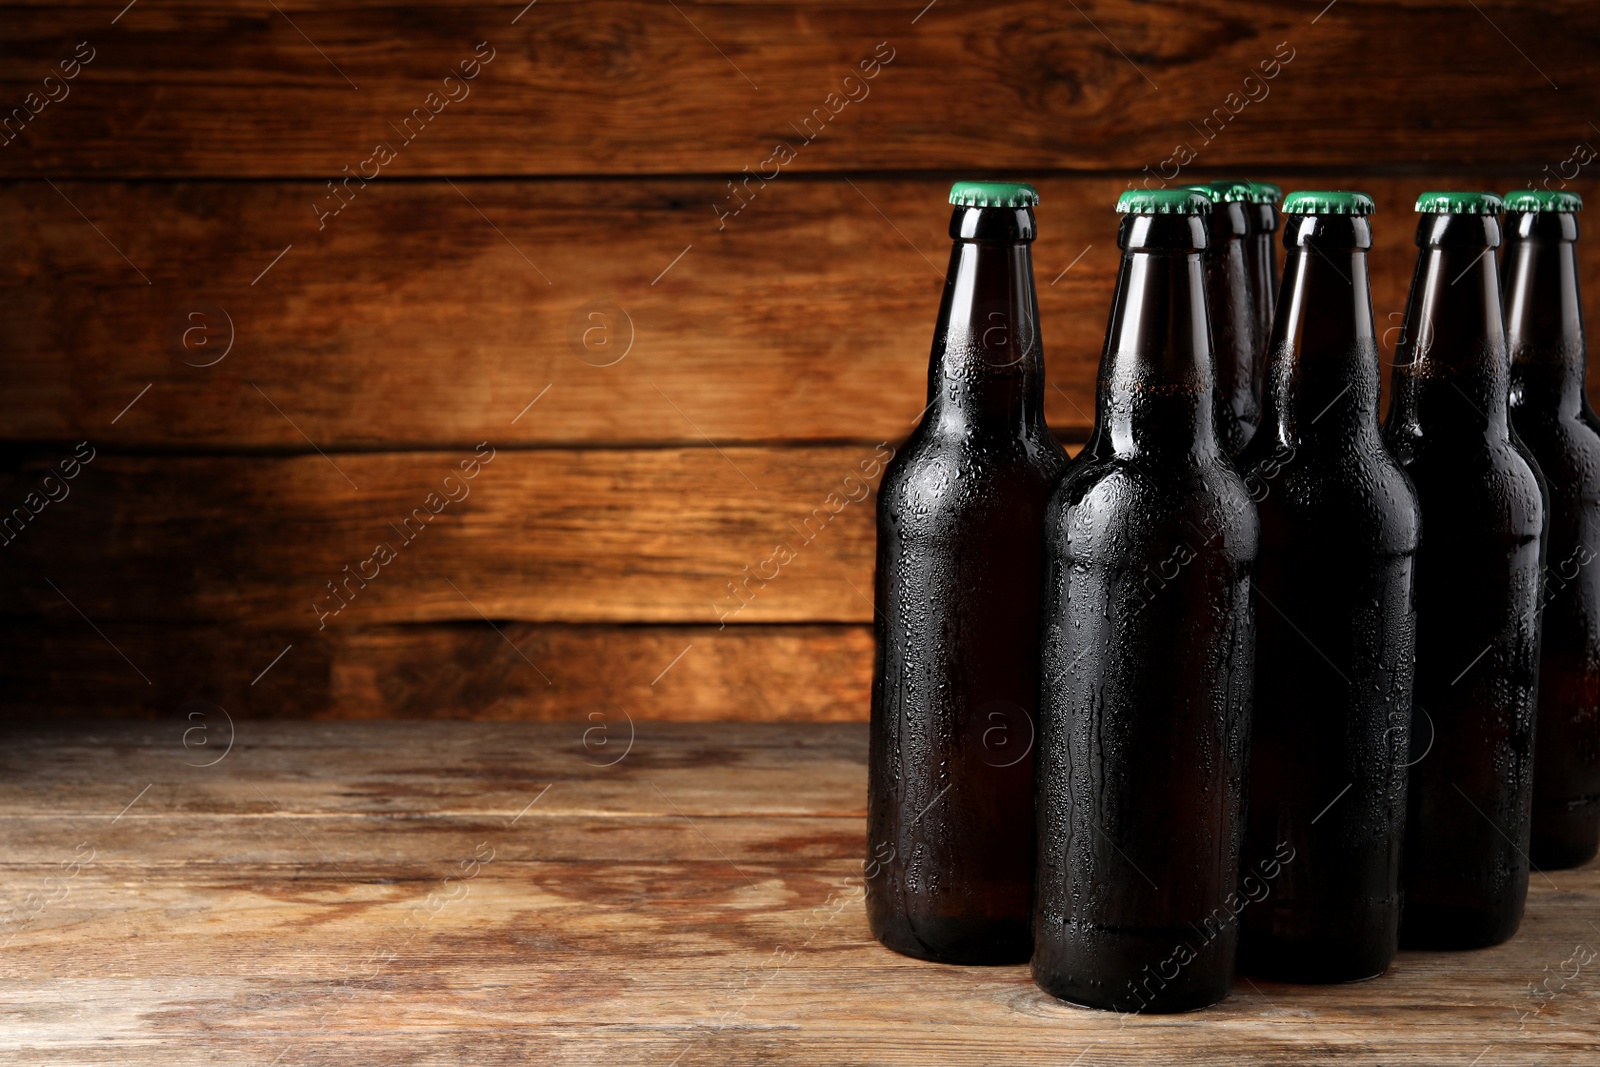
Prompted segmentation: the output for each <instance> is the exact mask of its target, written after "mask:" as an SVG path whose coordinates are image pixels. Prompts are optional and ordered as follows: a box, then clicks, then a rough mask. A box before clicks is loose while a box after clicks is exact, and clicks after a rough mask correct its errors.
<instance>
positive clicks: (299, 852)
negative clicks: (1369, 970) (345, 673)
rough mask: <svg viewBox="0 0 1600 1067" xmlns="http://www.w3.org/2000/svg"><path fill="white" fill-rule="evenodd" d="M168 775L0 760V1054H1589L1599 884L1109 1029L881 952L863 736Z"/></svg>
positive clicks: (298, 729)
mask: <svg viewBox="0 0 1600 1067" xmlns="http://www.w3.org/2000/svg"><path fill="white" fill-rule="evenodd" d="M185 755H187V753H186V752H185V750H184V749H183V747H182V746H181V744H180V743H179V742H177V741H176V739H174V738H160V737H157V736H155V735H152V734H151V733H150V732H149V730H148V729H147V728H145V727H143V726H137V725H133V724H125V725H119V726H112V727H106V726H104V724H101V725H97V726H93V727H90V728H88V729H86V730H83V731H71V732H64V731H52V732H43V731H29V732H26V733H22V734H17V735H14V736H12V737H10V738H8V744H7V745H6V746H3V747H0V820H3V824H4V825H6V826H7V827H8V838H7V840H8V846H10V847H8V848H7V849H5V850H3V851H0V869H3V871H4V875H5V884H6V893H5V897H4V903H5V904H6V905H7V910H6V917H7V918H8V919H10V920H11V921H10V922H6V923H3V924H0V931H4V933H3V934H0V937H4V938H5V939H6V941H7V960H8V962H9V963H10V968H9V973H11V974H13V975H15V976H16V977H14V978H11V979H9V980H7V981H4V982H0V1011H4V1012H5V1015H6V1018H7V1025H6V1027H5V1028H4V1029H3V1030H0V1055H4V1056H8V1057H15V1058H18V1059H25V1061H26V1062H32V1063H73V1064H102V1063H105V1064H110V1063H116V1064H125V1065H130V1067H145V1065H156V1064H159V1065H161V1067H168V1065H171V1064H175V1063H176V1064H189V1063H196V1064H198V1063H218V1062H235V1063H237V1062H246V1063H257V1062H259V1063H262V1064H266V1063H271V1062H272V1061H273V1059H274V1057H279V1062H280V1063H283V1064H287V1063H310V1064H335V1063H338V1064H344V1063H375V1062H381V1063H386V1064H387V1063H396V1064H407V1065H413V1064H419V1065H420V1064H430V1065H431V1064H449V1063H461V1062H466V1061H471V1062H474V1063H480V1064H486V1065H499V1064H522V1063H527V1062H539V1063H550V1064H556V1065H565V1064H590V1063H596V1062H605V1063H620V1064H640V1065H643V1064H662V1063H670V1062H673V1061H674V1059H676V1060H677V1062H678V1063H679V1064H722V1063H745V1062H762V1063H773V1064H784V1063H796V1064H799V1063H805V1064H824V1065H829V1064H841V1065H843V1064H864V1063H870V1064H926V1063H930V1062H937V1063H949V1064H979V1063H994V1062H997V1061H1003V1062H1007V1063H1017V1064H1026V1065H1033V1064H1039V1065H1044V1064H1062V1063H1071V1062H1073V1060H1074V1059H1077V1061H1078V1062H1079V1063H1080V1064H1082V1065H1090V1064H1093V1065H1100V1067H1106V1065H1120V1064H1154V1065H1158V1067H1159V1065H1185V1067H1187V1065H1190V1064H1194V1063H1237V1064H1245V1065H1258V1064H1259V1065H1268V1064H1273V1065H1276V1064H1282V1063H1285V1062H1293V1063H1297V1064H1312V1065H1320V1064H1345V1063H1351V1062H1360V1063H1368V1062H1381V1063H1384V1064H1398V1065H1424V1064H1426V1065H1429V1067H1432V1065H1436V1064H1441V1063H1461V1064H1468V1063H1471V1062H1473V1060H1474V1058H1477V1060H1478V1062H1479V1063H1480V1064H1485V1063H1495V1064H1537V1065H1540V1067H1546V1065H1569V1064H1570V1065H1588V1064H1592V1063H1593V1062H1595V1055H1596V1052H1597V1051H1600V1042H1597V1040H1596V1035H1595V1032H1594V1028H1593V1025H1592V1020H1593V1018H1594V1014H1595V1008H1596V1007H1597V1001H1600V994H1597V993H1596V989H1595V985H1594V982H1593V980H1592V975H1591V974H1590V973H1589V971H1588V969H1587V968H1584V969H1582V970H1581V971H1580V974H1579V976H1578V977H1576V978H1574V979H1572V980H1570V981H1566V982H1565V983H1564V984H1563V983H1561V982H1559V981H1557V982H1552V983H1551V984H1552V985H1554V986H1557V987H1559V992H1558V993H1557V994H1556V995H1555V996H1554V997H1553V998H1550V999H1548V1000H1546V1001H1542V1002H1541V1001H1540V1000H1537V999H1535V998H1533V997H1532V996H1531V995H1530V992H1529V990H1530V986H1531V985H1533V984H1534V983H1538V982H1540V981H1543V980H1544V979H1545V978H1546V976H1548V975H1550V974H1554V973H1556V972H1557V971H1559V970H1560V968H1561V966H1562V963H1563V961H1565V960H1568V959H1571V958H1572V953H1573V951H1574V946H1575V945H1584V946H1591V947H1592V946H1594V945H1595V944H1596V942H1597V941H1600V935H1596V933H1595V931H1594V929H1593V924H1594V923H1595V921H1596V920H1597V919H1600V867H1597V866H1596V865H1594V864H1591V865H1590V866H1588V867H1586V868H1583V869H1580V870H1576V871H1563V872H1555V873H1552V874H1551V875H1550V876H1549V878H1548V879H1545V878H1541V877H1535V879H1534V881H1533V885H1532V887H1531V889H1530V892H1529V902H1528V913H1527V917H1526V919H1525V920H1524V923H1523V927H1522V930H1521V931H1520V932H1519V934H1518V935H1517V937H1516V938H1514V939H1513V940H1512V941H1510V942H1509V943H1507V944H1505V945H1502V946H1499V947H1497V948H1493V949H1488V950H1483V951H1477V952H1468V953H1420V952H1405V953H1401V955H1400V957H1399V959H1398V960H1397V962H1396V964H1395V966H1394V967H1393V968H1392V969H1391V971H1390V972H1389V973H1388V974H1386V975H1384V976H1383V977H1382V978H1379V979H1375V980H1373V981H1370V982H1361V983H1354V984H1350V985H1342V986H1326V987H1312V986H1288V985H1280V984H1275V983H1267V982H1261V981H1255V980H1250V981H1241V982H1240V983H1239V985H1238V986H1237V987H1236V989H1235V991H1234V993H1233V994H1232V995H1231V996H1230V997H1229V998H1228V999H1227V1000H1226V1001H1224V1002H1223V1003H1222V1004H1220V1005H1218V1006H1216V1007H1214V1008H1211V1009H1208V1010H1205V1011H1202V1012H1196V1013H1191V1014H1188V1015H1178V1016H1161V1017H1140V1016H1129V1017H1119V1016H1116V1015H1111V1014H1106V1013H1099V1012H1093V1011H1086V1010H1081V1009H1075V1008H1071V1007H1068V1006H1066V1005H1063V1004H1060V1003H1058V1002H1055V1001H1053V1000H1051V999H1050V998H1049V997H1047V996H1045V995H1044V994H1043V993H1041V992H1039V991H1038V989H1037V988H1035V987H1034V986H1033V985H1032V983H1031V982H1030V980H1029V978H1028V974H1027V969H1026V968H1025V967H1021V966H1016V967H988V968H986V967H946V966H938V965H933V964H927V963H922V962H918V961H913V960H910V959H906V958H904V957H900V956H897V955H895V954H893V953H891V952H889V951H887V950H885V949H883V948H881V947H880V946H878V945H877V944H876V943H875V942H873V941H872V940H871V938H870V935H869V934H868V931H867V929H866V924H865V916H864V913H863V909H862V905H861V893H860V888H859V874H860V863H859V857H860V855H861V854H862V852H863V850H864V838H863V836H862V835H863V833H864V826H863V822H864V820H863V818H862V814H861V805H862V798H863V796H864V782H865V778H864V761H865V755H866V738H865V730H864V728H863V727H861V726H845V725H839V726H826V725H823V726H783V725H764V724H752V725H746V726H743V727H738V728H736V729H733V730H730V728H728V727H716V726H688V727H655V728H651V730H649V731H647V732H646V733H645V734H642V735H641V736H640V738H639V742H638V744H637V745H636V747H635V749H634V751H633V752H632V753H630V755H629V756H628V757H627V758H626V759H624V760H622V761H621V762H619V763H617V764H615V765H614V766H611V767H595V766H593V765H591V764H590V763H589V762H588V760H587V756H588V754H587V753H586V752H585V751H584V749H583V746H582V744H581V742H580V741H579V740H578V739H577V738H576V737H575V736H574V729H573V727H572V726H571V725H566V726H557V725H554V724H549V725H538V724H533V725H476V724H423V723H387V724H375V723H371V724H361V723H349V724H311V723H305V724H276V723H252V724H249V728H248V733H246V732H241V735H240V737H239V739H238V741H237V743H236V745H235V748H234V749H233V750H232V751H231V752H230V753H229V754H228V756H227V757H226V758H225V759H223V760H222V761H221V762H220V763H217V764H216V765H214V766H212V767H207V768H198V767H190V766H186V765H185V764H184V762H183V758H184V757H185ZM546 786H548V787H549V788H548V789H547V790H546V788H545V787H546ZM147 787H148V788H147ZM530 800H532V801H534V802H533V803H532V804H531V805H530V804H529V801H530ZM130 802H131V803H130ZM13 840H14V841H15V845H14V846H13V845H11V842H12V841H13ZM86 858H87V862H85V859H86ZM74 859H76V860H77V864H76V866H75V867H72V866H71V864H72V861H73V860H74ZM63 863H67V864H68V866H67V867H63ZM68 870H70V871H71V874H70V875H69V874H68V873H67V872H68ZM447 878H448V879H450V881H446V880H445V879H447ZM46 879H55V881H53V882H46ZM30 894H34V895H33V896H30ZM30 902H31V903H30ZM1547 968H1548V970H1547ZM1566 973H1569V974H1570V973H1571V972H1570V969H1569V970H1568V971H1567V972H1566ZM241 1006H242V1007H243V1008H244V1009H245V1010H240V1009H241ZM1535 1009H1539V1010H1537V1011H1535Z"/></svg>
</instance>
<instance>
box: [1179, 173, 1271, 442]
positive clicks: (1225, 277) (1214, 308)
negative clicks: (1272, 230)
mask: <svg viewBox="0 0 1600 1067" xmlns="http://www.w3.org/2000/svg"><path fill="white" fill-rule="evenodd" d="M1189 188H1190V189H1193V190H1194V191H1195V192H1198V193H1201V194H1203V195H1205V196H1206V197H1208V198H1209V199H1210V200H1211V201H1212V202H1213V203H1214V204H1215V207H1214V209H1213V210H1212V212H1211V215H1210V233H1209V234H1208V235H1207V243H1206V250H1205V260H1204V262H1205V280H1206V282H1205V284H1206V303H1207V305H1208V307H1209V309H1210V320H1211V349H1212V360H1213V362H1214V363H1215V366H1216V381H1217V384H1216V407H1217V414H1216V426H1217V437H1218V438H1219V439H1220V440H1221V441H1222V447H1223V450H1224V451H1226V452H1227V453H1228V455H1230V456H1236V455H1238V454H1239V453H1240V452H1241V451H1243V449H1244V446H1245V445H1247V444H1249V443H1250V438H1251V437H1253V436H1254V435H1255V432H1256V425H1257V424H1258V423H1259V422H1260V421H1261V393H1262V383H1261V373H1260V372H1261V365H1262V361H1261V341H1260V337H1259V335H1258V334H1257V332H1256V331H1257V329H1258V326H1257V321H1258V312H1257V308H1256V288H1255V283H1256V280H1255V278H1254V277H1253V276H1252V271H1251V264H1250V259H1249V253H1250V245H1251V229H1252V227H1251V221H1250V212H1251V211H1252V210H1253V205H1251V204H1250V203H1249V198H1250V195H1251V194H1250V186H1249V184H1248V183H1246V182H1232V181H1219V182H1212V183H1210V184H1209V185H1191V186H1190V187H1189Z"/></svg>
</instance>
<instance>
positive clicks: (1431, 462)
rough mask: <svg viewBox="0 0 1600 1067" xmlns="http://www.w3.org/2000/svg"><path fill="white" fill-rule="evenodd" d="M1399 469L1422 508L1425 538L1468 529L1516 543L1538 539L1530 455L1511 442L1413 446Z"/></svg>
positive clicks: (1540, 487)
mask: <svg viewBox="0 0 1600 1067" xmlns="http://www.w3.org/2000/svg"><path fill="white" fill-rule="evenodd" d="M1402 465H1403V466H1404V467H1405V471H1406V474H1407V476H1409V477H1410V479H1411V483H1412V485H1414V486H1415V487H1416V490H1417V499H1418V501H1419V503H1420V504H1421V506H1422V516H1423V522H1424V524H1425V526H1426V532H1425V535H1424V536H1425V538H1426V537H1431V536H1434V533H1435V531H1440V530H1445V529H1449V530H1450V532H1451V536H1452V537H1456V536H1460V535H1463V534H1464V533H1466V532H1467V531H1468V530H1470V529H1472V528H1477V529H1482V530H1488V531H1492V532H1495V533H1498V534H1504V535H1508V536H1513V537H1517V538H1521V539H1526V538H1530V537H1532V538H1537V537H1539V536H1541V534H1542V531H1543V527H1544V517H1545V508H1546V496H1545V488H1544V484H1543V482H1544V479H1543V476H1542V475H1541V473H1540V472H1539V468H1538V466H1537V464H1536V462H1535V461H1534V459H1533V457H1532V456H1531V455H1530V454H1529V453H1528V451H1527V449H1526V448H1525V447H1524V446H1523V445H1522V444H1521V443H1520V442H1518V441H1517V440H1515V439H1514V438H1508V439H1505V440H1502V441H1487V440H1484V441H1479V442H1478V447H1453V448H1446V447H1441V446H1440V445H1439V443H1437V442H1436V443H1435V444H1434V447H1417V448H1415V450H1414V451H1413V452H1411V453H1410V454H1409V455H1407V456H1403V457H1402Z"/></svg>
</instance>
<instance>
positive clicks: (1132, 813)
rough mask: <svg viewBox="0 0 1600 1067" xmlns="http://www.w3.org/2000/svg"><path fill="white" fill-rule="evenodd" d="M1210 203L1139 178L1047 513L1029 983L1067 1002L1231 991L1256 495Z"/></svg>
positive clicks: (1170, 1000) (1160, 1004)
mask: <svg viewBox="0 0 1600 1067" xmlns="http://www.w3.org/2000/svg"><path fill="white" fill-rule="evenodd" d="M1210 206H1211V205H1210V201H1209V200H1207V198H1206V197H1204V196H1202V195H1200V194H1198V193H1193V192H1186V191H1183V190H1177V189H1160V190H1153V191H1150V192H1140V191H1131V192H1129V193H1125V194H1124V195H1123V198H1122V200H1121V201H1120V202H1119V204H1118V209H1119V210H1120V211H1123V212H1124V213H1125V215H1124V218H1123V220H1122V225H1121V231H1120V235H1119V238H1118V243H1119V244H1120V245H1121V247H1122V248H1123V250H1124V251H1123V259H1122V268H1121V272H1120V274H1119V275H1118V279H1117V291H1116V297H1115V302H1114V304H1113V306H1112V311H1111V321H1110V326H1109V329H1108V331H1107V336H1106V342H1105V349H1104V354H1103V355H1102V357H1101V363H1100V382H1099V389H1098V395H1097V399H1096V407H1095V430H1094V436H1093V439H1092V441H1091V444H1090V446H1088V447H1086V448H1085V450H1084V452H1083V453H1082V454H1081V455H1080V456H1079V457H1078V458H1077V459H1075V460H1074V461H1073V463H1072V465H1071V466H1070V467H1069V468H1068V472H1067V474H1066V476H1065V477H1064V478H1063V479H1062V481H1061V484H1060V485H1059V486H1058V487H1057V489H1056V491H1055V493H1054V494H1052V496H1051V498H1050V504H1049V507H1048V509H1047V510H1046V513H1045V567H1046V570H1045V587H1044V604H1043V607H1042V610H1043V618H1044V623H1043V631H1044V632H1043V635H1042V636H1043V650H1042V654H1041V662H1040V671H1041V676H1040V677H1041V683H1040V703H1039V718H1040V723H1039V751H1038V767H1037V771H1036V773H1037V776H1038V785H1037V804H1036V809H1037V816H1038V820H1039V833H1038V879H1037V883H1036V888H1035V891H1034V901H1035V903H1034V928H1033V929H1034V954H1033V976H1034V980H1035V981H1036V982H1038V983H1039V985H1040V986H1041V987H1043V988H1044V989H1045V991H1046V992H1049V993H1050V994H1052V995H1053V996H1056V997H1059V998H1061V999H1063V1000H1068V1001H1072V1002H1075V1003H1078V1004H1084V1005H1088V1006H1091V1007H1096V1008H1103V1009H1108V1010H1114V1011H1126V1012H1137V1011H1151V1012H1171V1011H1185V1010H1188V1009H1190V1008H1198V1007H1201V1006H1203V1005H1206V1004H1211V1003H1214V1002H1215V1001H1217V1000H1220V999H1221V998H1222V997H1224V996H1225V995H1227V992H1228V989H1229V986H1230V985H1231V983H1232V980H1233V971H1234V958H1235V953H1236V949H1237V943H1238V920H1237V915H1238V899H1239V898H1238V895H1237V887H1238V881H1239V843H1240V838H1241V835H1242V831H1243V823H1244V806H1243V788H1244V772H1245V749H1246V745H1247V742H1248V736H1249V729H1250V687H1251V675H1252V664H1251V661H1252V656H1253V653H1254V648H1255V631H1254V614H1253V608H1252V605H1251V600H1250V575H1251V570H1252V568H1253V566H1254V563H1255V555H1256V538H1257V532H1258V531H1257V525H1256V514H1255V505H1254V503H1252V502H1251V500H1250V497H1249V495H1248V494H1247V493H1246V491H1245V486H1244V482H1243V480H1242V479H1241V478H1240V477H1239V474H1238V472H1237V471H1236V470H1235V469H1234V467H1233V465H1232V463H1231V461H1230V460H1229V458H1228V456H1227V454H1226V453H1225V452H1224V451H1223V449H1222V445H1221V442H1220V441H1219V440H1218V437H1217V432H1216V427H1215V424H1214V422H1213V419H1214V415H1215V409H1214V406H1213V396H1212V393H1213V389H1214V370H1213V366H1212V357H1211V345H1210V330H1209V328H1208V326H1207V322H1206V298H1205V283H1204V274H1203V266H1202V254H1203V252H1204V251H1205V248H1206V231H1207V222H1206V218H1205V216H1206V214H1208V213H1209V211H1210Z"/></svg>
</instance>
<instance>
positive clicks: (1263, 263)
mask: <svg viewBox="0 0 1600 1067" xmlns="http://www.w3.org/2000/svg"><path fill="white" fill-rule="evenodd" d="M1249 210H1250V212H1251V218H1250V240H1249V260H1250V292H1251V294H1252V296H1253V297H1254V298H1255V305H1256V329H1257V333H1258V335H1259V336H1258V340H1259V341H1260V342H1261V344H1262V345H1263V346H1265V345H1266V341H1267V337H1268V335H1270V334H1271V333H1272V309H1273V308H1274V307H1275V306H1276V305H1277V300H1278V252H1277V246H1276V244H1275V241H1276V239H1277V237H1276V235H1277V232H1278V222H1279V218H1278V206H1277V205H1276V204H1251V205H1250V209H1249Z"/></svg>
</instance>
